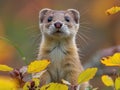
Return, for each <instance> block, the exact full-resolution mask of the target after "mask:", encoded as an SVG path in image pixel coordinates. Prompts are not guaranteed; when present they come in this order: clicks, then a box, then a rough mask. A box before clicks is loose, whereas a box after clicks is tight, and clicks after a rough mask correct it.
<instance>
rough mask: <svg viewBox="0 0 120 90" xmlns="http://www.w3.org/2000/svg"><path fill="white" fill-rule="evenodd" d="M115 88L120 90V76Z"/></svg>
mask: <svg viewBox="0 0 120 90" xmlns="http://www.w3.org/2000/svg"><path fill="white" fill-rule="evenodd" d="M115 89H116V90H120V77H118V78H116V80H115Z"/></svg>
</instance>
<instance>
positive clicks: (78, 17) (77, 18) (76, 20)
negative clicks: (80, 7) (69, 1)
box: [67, 9, 80, 24]
mask: <svg viewBox="0 0 120 90" xmlns="http://www.w3.org/2000/svg"><path fill="white" fill-rule="evenodd" d="M67 11H69V12H71V13H72V14H73V18H74V20H75V22H76V23H77V24H78V23H79V19H80V13H79V11H77V10H75V9H68V10H67Z"/></svg>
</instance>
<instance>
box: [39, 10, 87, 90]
mask: <svg viewBox="0 0 120 90" xmlns="http://www.w3.org/2000/svg"><path fill="white" fill-rule="evenodd" d="M39 18H40V29H41V33H42V41H41V44H40V49H39V54H38V59H49V60H50V61H51V64H50V65H49V66H48V68H47V72H46V73H45V74H44V75H43V77H42V83H43V84H46V83H49V82H61V80H62V79H64V80H67V81H69V82H70V83H72V84H73V85H76V84H77V79H78V75H79V74H80V72H81V71H83V67H82V65H81V62H80V59H79V55H78V52H77V46H76V43H75V37H76V34H77V31H78V28H79V12H78V11H77V10H74V9H68V10H66V11H55V10H51V9H43V10H41V11H40V15H39ZM84 85H85V84H83V85H81V86H82V87H81V88H82V89H81V90H84Z"/></svg>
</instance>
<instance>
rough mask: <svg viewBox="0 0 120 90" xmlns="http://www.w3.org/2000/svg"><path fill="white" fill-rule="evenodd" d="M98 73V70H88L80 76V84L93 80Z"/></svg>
mask: <svg viewBox="0 0 120 90" xmlns="http://www.w3.org/2000/svg"><path fill="white" fill-rule="evenodd" d="M96 72H97V68H88V69H86V70H85V71H83V72H82V73H80V75H79V77H78V83H79V84H81V83H83V82H86V81H89V80H90V79H92V78H93V77H94V76H95V74H96Z"/></svg>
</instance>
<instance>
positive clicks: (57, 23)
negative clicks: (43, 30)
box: [54, 22, 62, 29]
mask: <svg viewBox="0 0 120 90" xmlns="http://www.w3.org/2000/svg"><path fill="white" fill-rule="evenodd" d="M54 25H55V27H56V28H58V29H59V28H61V27H62V23H61V22H56V23H55V24H54Z"/></svg>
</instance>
